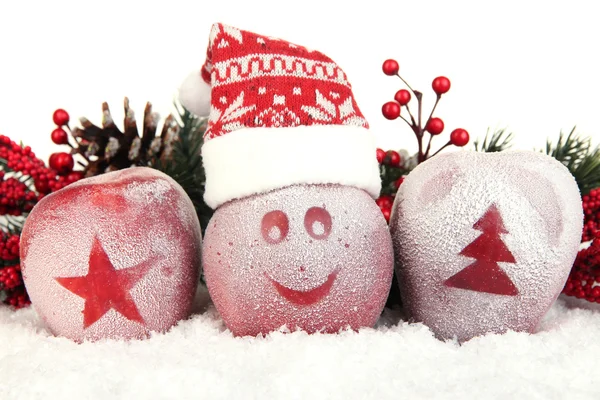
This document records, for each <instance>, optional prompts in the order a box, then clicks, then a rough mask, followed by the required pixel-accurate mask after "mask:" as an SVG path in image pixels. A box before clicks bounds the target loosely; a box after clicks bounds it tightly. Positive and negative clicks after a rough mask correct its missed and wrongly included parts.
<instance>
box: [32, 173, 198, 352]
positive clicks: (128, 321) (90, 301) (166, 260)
mask: <svg viewBox="0 0 600 400" xmlns="http://www.w3.org/2000/svg"><path fill="white" fill-rule="evenodd" d="M200 259H201V233H200V224H199V222H198V218H197V216H196V212H195V210H194V206H193V204H192V202H191V200H190V199H189V197H188V196H187V194H186V193H185V192H184V190H183V189H182V188H181V186H179V184H177V183H176V182H175V181H174V180H172V179H171V178H170V177H168V176H167V175H165V174H163V173H162V172H159V171H156V170H154V169H151V168H145V167H137V168H130V169H126V170H121V171H116V172H110V173H106V174H104V175H99V176H96V177H93V178H87V179H83V180H80V181H78V182H76V183H74V184H71V185H69V186H67V187H66V188H64V189H62V190H60V191H58V192H56V193H53V194H51V195H49V196H47V197H45V198H44V199H43V200H42V201H40V202H39V203H38V204H37V205H36V206H35V208H34V209H33V211H32V212H31V214H30V215H29V217H28V218H27V220H26V223H25V226H24V227H23V232H22V235H21V265H22V270H23V278H24V282H25V286H26V288H27V291H28V293H29V296H30V297H31V301H32V304H33V306H34V308H35V309H36V311H37V312H38V314H39V315H40V316H41V318H42V319H43V320H44V321H45V322H46V324H47V326H48V328H49V329H50V331H51V332H53V333H54V334H56V335H59V336H65V337H67V338H70V339H72V340H75V341H78V342H80V341H83V340H99V339H106V338H110V339H115V338H122V339H133V338H145V337H147V336H148V335H149V333H150V332H152V331H157V332H164V331H167V330H168V329H169V328H171V327H172V326H173V325H175V324H176V323H177V322H178V321H180V320H182V319H185V318H187V317H188V316H189V314H190V308H191V305H192V301H193V297H194V294H195V290H196V286H197V282H198V275H199V272H200Z"/></svg>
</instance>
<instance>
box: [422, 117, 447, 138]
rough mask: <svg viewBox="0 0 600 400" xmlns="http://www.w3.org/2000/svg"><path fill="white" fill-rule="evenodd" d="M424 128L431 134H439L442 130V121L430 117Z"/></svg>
mask: <svg viewBox="0 0 600 400" xmlns="http://www.w3.org/2000/svg"><path fill="white" fill-rule="evenodd" d="M425 130H426V131H427V132H429V133H431V134H432V135H439V134H440V133H442V131H443V130H444V121H442V120H441V119H440V118H435V117H434V118H431V119H430V120H429V122H427V126H425Z"/></svg>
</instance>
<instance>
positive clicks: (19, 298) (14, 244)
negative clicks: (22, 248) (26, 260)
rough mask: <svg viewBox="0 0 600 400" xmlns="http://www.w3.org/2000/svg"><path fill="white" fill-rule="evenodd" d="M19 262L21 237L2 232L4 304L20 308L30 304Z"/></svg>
mask: <svg viewBox="0 0 600 400" xmlns="http://www.w3.org/2000/svg"><path fill="white" fill-rule="evenodd" d="M18 262H19V235H15V234H7V233H4V232H1V231H0V291H3V292H4V293H5V296H6V298H5V299H4V302H5V303H7V304H10V305H12V306H14V307H17V308H20V307H24V306H26V305H28V304H29V303H30V301H29V297H28V296H27V293H26V292H25V288H24V286H23V277H22V275H21V266H20V265H19V264H18Z"/></svg>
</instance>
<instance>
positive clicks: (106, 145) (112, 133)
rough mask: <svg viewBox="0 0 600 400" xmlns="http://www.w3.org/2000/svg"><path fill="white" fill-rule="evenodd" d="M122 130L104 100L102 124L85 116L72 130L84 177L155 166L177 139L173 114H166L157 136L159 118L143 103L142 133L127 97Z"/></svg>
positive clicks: (167, 154)
mask: <svg viewBox="0 0 600 400" xmlns="http://www.w3.org/2000/svg"><path fill="white" fill-rule="evenodd" d="M124 107H125V121H124V123H123V127H124V132H121V130H120V129H119V128H118V127H117V126H116V125H115V122H114V120H113V118H112V115H111V113H110V109H109V108H108V104H107V103H102V113H103V118H102V127H101V128H100V127H98V126H96V125H94V124H93V123H92V122H90V121H89V120H88V119H87V118H81V119H80V123H81V126H82V127H81V128H74V129H73V136H74V137H75V138H76V140H77V142H78V144H79V146H78V147H75V148H74V149H73V153H75V154H80V155H81V156H82V157H83V158H84V159H85V160H86V161H87V165H85V164H84V174H85V177H90V176H95V175H100V174H103V173H105V172H110V171H116V170H120V169H124V168H129V167H131V166H147V167H152V166H155V165H157V163H158V162H159V160H163V161H164V160H168V159H169V158H170V157H171V154H172V145H173V142H174V141H175V140H177V138H178V134H179V130H180V126H179V125H178V124H177V122H176V120H175V118H174V117H173V115H169V116H168V117H167V118H166V119H165V122H164V124H163V128H162V131H161V133H160V136H156V130H157V126H158V122H159V120H160V117H159V115H158V114H157V113H154V112H152V105H151V104H150V103H147V104H146V108H145V110H144V125H143V130H142V135H141V136H140V134H139V132H138V127H137V122H136V119H135V113H134V112H133V110H132V109H131V108H130V107H129V99H128V98H127V97H126V98H125V101H124Z"/></svg>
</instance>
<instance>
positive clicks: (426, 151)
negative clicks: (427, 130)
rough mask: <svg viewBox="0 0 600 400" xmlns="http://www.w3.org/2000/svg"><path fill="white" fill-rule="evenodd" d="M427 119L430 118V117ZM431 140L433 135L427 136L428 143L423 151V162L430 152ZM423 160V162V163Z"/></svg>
mask: <svg viewBox="0 0 600 400" xmlns="http://www.w3.org/2000/svg"><path fill="white" fill-rule="evenodd" d="M429 118H431V116H430V117H429ZM432 140H433V135H429V143H427V150H425V157H424V159H425V160H427V158H428V157H429V150H431V141H432ZM436 154H437V153H436ZM425 160H423V161H425Z"/></svg>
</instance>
